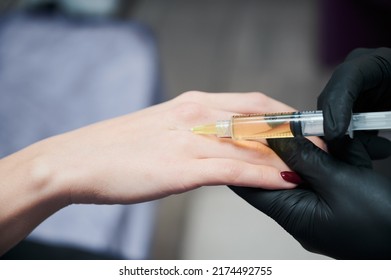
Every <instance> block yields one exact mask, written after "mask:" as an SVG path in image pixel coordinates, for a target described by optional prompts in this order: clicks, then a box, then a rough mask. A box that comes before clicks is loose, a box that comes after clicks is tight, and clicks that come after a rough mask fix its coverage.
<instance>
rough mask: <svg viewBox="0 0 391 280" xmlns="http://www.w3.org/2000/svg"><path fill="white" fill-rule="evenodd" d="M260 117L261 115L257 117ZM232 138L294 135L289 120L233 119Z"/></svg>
mask: <svg viewBox="0 0 391 280" xmlns="http://www.w3.org/2000/svg"><path fill="white" fill-rule="evenodd" d="M257 118H258V119H259V117H257ZM231 125H232V138H233V139H236V140H257V139H260V138H288V137H293V134H292V131H291V128H290V124H289V122H288V121H287V122H281V120H280V121H278V122H265V121H264V120H262V121H257V120H256V119H253V120H251V119H249V118H246V119H240V118H234V119H233V120H232V124H231Z"/></svg>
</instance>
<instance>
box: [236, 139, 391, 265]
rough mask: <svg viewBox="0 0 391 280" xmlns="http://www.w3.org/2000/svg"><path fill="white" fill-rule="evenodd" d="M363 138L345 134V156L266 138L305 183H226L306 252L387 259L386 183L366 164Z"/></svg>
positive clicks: (390, 224) (390, 223)
mask: <svg viewBox="0 0 391 280" xmlns="http://www.w3.org/2000/svg"><path fill="white" fill-rule="evenodd" d="M366 139H367V137H366V136H365V134H362V135H361V134H358V135H357V136H356V137H355V139H354V140H350V139H346V141H347V143H346V145H345V148H346V150H345V155H344V158H345V161H341V160H338V159H336V158H335V157H333V156H331V155H330V154H328V153H326V152H324V151H322V150H320V149H319V148H317V147H316V146H314V145H313V144H312V143H311V142H310V141H308V140H307V139H306V138H291V139H271V140H269V145H270V147H271V148H272V149H273V150H274V151H276V152H277V154H278V155H279V156H280V157H281V158H282V159H283V160H284V161H285V162H286V163H287V164H288V166H289V167H290V168H291V169H292V170H295V171H296V172H297V173H298V174H299V175H300V176H301V177H302V179H303V180H304V181H305V183H304V184H302V185H300V186H298V187H297V188H296V189H292V190H275V191H270V190H269V191H268V190H260V189H254V188H243V187H231V188H232V189H233V190H234V191H235V192H236V193H237V194H238V195H239V196H241V197H242V198H244V199H245V200H246V201H247V202H249V203H250V204H252V205H253V206H255V207H256V208H257V209H259V210H261V211H262V212H264V213H265V214H267V215H268V216H270V217H271V218H273V219H274V220H275V221H277V222H278V223H279V224H280V225H281V226H282V227H283V228H284V229H285V230H286V231H288V232H289V233H290V234H291V235H292V236H293V237H294V238H295V239H297V240H298V241H299V242H300V243H301V244H302V246H303V247H304V248H305V249H307V250H309V251H312V252H317V253H320V254H324V255H327V256H330V257H333V258H338V259H391V182H390V181H389V179H387V178H385V177H383V176H381V175H379V174H377V173H375V172H374V171H373V170H372V169H371V158H370V155H369V154H368V153H367V152H366V151H367V148H366V147H365V146H366V144H365V142H366V141H367V140H366Z"/></svg>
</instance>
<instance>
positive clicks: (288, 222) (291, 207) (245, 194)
mask: <svg viewBox="0 0 391 280" xmlns="http://www.w3.org/2000/svg"><path fill="white" fill-rule="evenodd" d="M229 187H230V188H231V189H232V190H233V191H234V192H235V193H236V194H237V195H239V196H240V197H241V198H243V199H244V200H245V201H247V202H248V203H249V204H251V205H252V206H254V207H255V208H256V209H258V210H260V211H262V212H263V213H265V214H266V215H268V216H269V217H271V218H272V219H274V220H275V221H276V222H277V223H278V224H280V225H281V226H282V227H283V228H285V229H286V230H287V231H288V232H290V233H291V234H294V233H295V231H296V230H297V229H298V228H304V227H305V226H304V225H298V224H297V223H300V222H301V223H305V222H308V219H306V218H304V219H303V216H304V215H306V213H308V209H309V208H312V207H313V208H315V207H317V206H319V205H317V203H319V199H318V198H317V195H316V194H315V193H314V192H313V191H311V190H310V189H303V188H301V187H297V188H295V189H291V190H272V191H270V190H261V189H254V188H245V187H236V186H229ZM295 238H298V236H295Z"/></svg>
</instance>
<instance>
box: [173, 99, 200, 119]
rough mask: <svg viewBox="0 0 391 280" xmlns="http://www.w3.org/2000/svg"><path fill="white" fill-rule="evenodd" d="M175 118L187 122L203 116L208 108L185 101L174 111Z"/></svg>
mask: <svg viewBox="0 0 391 280" xmlns="http://www.w3.org/2000/svg"><path fill="white" fill-rule="evenodd" d="M172 113H173V114H174V118H175V119H177V120H182V121H185V122H188V121H190V122H193V121H195V120H198V119H200V118H202V117H203V116H204V115H205V114H206V109H205V108H204V107H203V106H202V105H201V104H198V103H195V102H185V103H181V104H179V105H178V106H177V107H176V108H175V109H174V110H173V111H172Z"/></svg>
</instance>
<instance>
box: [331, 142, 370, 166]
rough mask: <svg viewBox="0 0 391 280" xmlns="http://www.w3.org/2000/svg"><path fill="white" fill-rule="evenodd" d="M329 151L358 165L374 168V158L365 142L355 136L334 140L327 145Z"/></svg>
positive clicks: (342, 159)
mask: <svg viewBox="0 0 391 280" xmlns="http://www.w3.org/2000/svg"><path fill="white" fill-rule="evenodd" d="M327 147H328V151H329V153H330V154H332V155H333V156H334V157H335V158H337V159H339V160H341V161H343V162H346V163H348V164H350V165H354V166H357V167H365V168H369V169H372V160H371V157H370V155H369V154H368V151H367V150H366V149H365V146H364V144H363V143H362V142H361V141H360V140H359V139H358V138H357V137H355V138H354V139H351V138H350V137H349V136H345V137H343V138H337V139H335V140H332V141H330V142H329V143H328V145H327Z"/></svg>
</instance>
